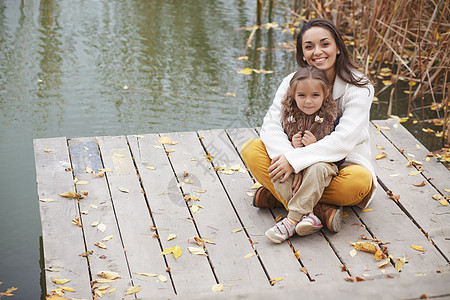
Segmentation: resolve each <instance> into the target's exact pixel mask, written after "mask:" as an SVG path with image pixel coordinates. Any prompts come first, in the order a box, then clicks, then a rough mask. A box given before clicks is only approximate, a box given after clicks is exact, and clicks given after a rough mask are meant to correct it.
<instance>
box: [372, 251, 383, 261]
mask: <svg viewBox="0 0 450 300" xmlns="http://www.w3.org/2000/svg"><path fill="white" fill-rule="evenodd" d="M373 258H374V259H375V260H376V261H380V260H382V259H383V258H386V254H384V253H383V251H382V250H381V249H378V250H377V252H375V254H374V256H373Z"/></svg>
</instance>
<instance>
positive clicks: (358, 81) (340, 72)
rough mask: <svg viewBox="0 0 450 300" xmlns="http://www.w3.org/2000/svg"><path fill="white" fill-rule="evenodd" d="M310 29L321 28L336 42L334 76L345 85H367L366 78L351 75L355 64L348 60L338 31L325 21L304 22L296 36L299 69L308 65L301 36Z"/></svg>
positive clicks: (312, 20) (347, 54) (348, 57)
mask: <svg viewBox="0 0 450 300" xmlns="http://www.w3.org/2000/svg"><path fill="white" fill-rule="evenodd" d="M311 27H321V28H324V29H326V30H328V31H329V32H330V33H331V35H332V36H333V38H334V41H335V42H336V46H337V48H338V50H339V51H340V54H338V55H337V57H336V63H335V66H334V69H335V70H336V75H337V76H339V77H340V78H341V79H342V80H344V81H345V82H347V83H351V84H354V85H356V86H364V85H366V84H367V83H369V82H370V81H369V79H367V77H363V76H362V77H357V76H355V75H354V74H353V72H352V70H354V69H357V67H356V65H355V63H354V62H353V61H352V60H351V59H350V56H349V53H348V50H347V47H346V46H345V43H344V40H343V39H342V36H341V34H340V33H339V30H338V29H337V28H336V26H335V25H334V24H333V23H332V22H331V21H330V20H327V19H321V18H317V19H311V20H309V21H308V22H306V23H305V24H304V25H303V27H302V29H301V30H300V32H299V33H298V36H297V63H298V65H299V66H300V67H305V66H307V65H308V63H307V62H306V61H304V60H303V56H304V54H303V48H302V44H303V34H304V33H305V32H306V31H307V30H308V29H310V28H311Z"/></svg>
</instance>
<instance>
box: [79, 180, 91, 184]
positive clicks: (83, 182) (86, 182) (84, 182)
mask: <svg viewBox="0 0 450 300" xmlns="http://www.w3.org/2000/svg"><path fill="white" fill-rule="evenodd" d="M86 184H89V181H87V180H80V181H77V182H76V185H86Z"/></svg>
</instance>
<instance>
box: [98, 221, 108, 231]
mask: <svg viewBox="0 0 450 300" xmlns="http://www.w3.org/2000/svg"><path fill="white" fill-rule="evenodd" d="M97 228H98V230H100V231H101V232H105V230H106V225H105V224H103V223H100V224H98V225H97Z"/></svg>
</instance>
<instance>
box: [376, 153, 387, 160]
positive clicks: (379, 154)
mask: <svg viewBox="0 0 450 300" xmlns="http://www.w3.org/2000/svg"><path fill="white" fill-rule="evenodd" d="M386 156H387V154H386V153H384V152H380V153H378V154H377V155H375V159H376V160H378V159H382V158H384V157H386Z"/></svg>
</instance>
